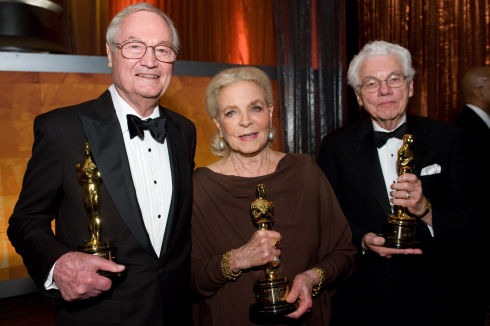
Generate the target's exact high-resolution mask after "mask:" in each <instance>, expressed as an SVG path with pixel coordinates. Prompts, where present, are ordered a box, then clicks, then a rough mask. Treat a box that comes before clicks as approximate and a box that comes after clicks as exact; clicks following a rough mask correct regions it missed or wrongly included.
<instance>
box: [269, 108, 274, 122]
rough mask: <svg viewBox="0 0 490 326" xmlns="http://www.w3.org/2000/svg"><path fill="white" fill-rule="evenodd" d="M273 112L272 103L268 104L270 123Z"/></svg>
mask: <svg viewBox="0 0 490 326" xmlns="http://www.w3.org/2000/svg"><path fill="white" fill-rule="evenodd" d="M273 112H274V105H272V104H270V105H269V121H270V124H271V125H272V113H273Z"/></svg>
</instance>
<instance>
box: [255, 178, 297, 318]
mask: <svg viewBox="0 0 490 326" xmlns="http://www.w3.org/2000/svg"><path fill="white" fill-rule="evenodd" d="M250 215H251V217H252V221H253V223H254V225H255V226H256V227H257V228H258V229H259V230H271V229H272V224H273V223H274V215H273V204H272V202H270V201H268V200H267V199H266V197H265V185H263V184H258V185H257V186H256V199H255V200H254V201H253V202H252V204H251V205H250ZM276 267H277V264H275V263H273V262H271V263H268V264H267V265H266V266H265V278H264V279H260V280H257V282H255V285H254V292H255V299H256V303H255V304H253V305H252V307H251V315H252V317H258V318H261V317H262V318H263V317H275V316H283V315H286V314H288V313H290V312H293V311H295V310H296V307H295V305H294V304H292V303H288V302H287V301H286V297H287V296H288V294H289V282H288V280H287V278H286V277H285V276H278V275H276V274H275V269H276Z"/></svg>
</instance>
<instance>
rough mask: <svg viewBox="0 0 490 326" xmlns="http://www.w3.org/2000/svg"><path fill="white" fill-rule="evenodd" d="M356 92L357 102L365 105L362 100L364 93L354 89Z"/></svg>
mask: <svg viewBox="0 0 490 326" xmlns="http://www.w3.org/2000/svg"><path fill="white" fill-rule="evenodd" d="M354 92H355V93H356V98H357V103H359V106H364V105H363V102H362V95H361V93H360V91H358V90H354Z"/></svg>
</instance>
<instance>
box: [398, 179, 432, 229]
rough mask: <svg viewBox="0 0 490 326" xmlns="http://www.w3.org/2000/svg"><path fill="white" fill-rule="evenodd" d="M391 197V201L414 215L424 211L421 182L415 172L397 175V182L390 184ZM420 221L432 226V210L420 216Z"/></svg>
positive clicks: (424, 199) (424, 200)
mask: <svg viewBox="0 0 490 326" xmlns="http://www.w3.org/2000/svg"><path fill="white" fill-rule="evenodd" d="M391 189H393V191H392V192H391V193H390V195H391V196H392V197H393V198H392V199H391V203H392V204H394V205H398V206H403V207H406V208H407V209H408V211H409V212H410V213H411V214H413V215H416V216H420V215H422V214H423V213H424V212H425V202H426V198H425V197H424V194H423V192H422V182H421V181H420V179H419V178H417V176H416V175H415V174H412V173H407V174H402V175H401V176H399V177H398V179H397V182H396V183H394V184H392V185H391ZM421 221H422V222H424V223H425V224H427V225H430V226H432V212H429V213H428V214H427V215H426V216H424V217H423V218H421Z"/></svg>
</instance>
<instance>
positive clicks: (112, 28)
mask: <svg viewBox="0 0 490 326" xmlns="http://www.w3.org/2000/svg"><path fill="white" fill-rule="evenodd" d="M138 11H150V12H154V13H155V14H157V15H159V16H160V17H162V18H163V19H164V20H165V22H166V23H167V25H168V27H169V28H170V32H171V33H172V45H173V46H174V47H175V49H177V51H178V50H179V45H180V43H179V34H178V33H177V29H176V28H175V26H174V23H173V22H172V19H170V18H169V17H168V16H167V15H165V14H164V13H163V12H162V11H161V10H160V9H158V8H155V7H153V6H152V5H150V4H148V3H144V2H141V3H136V4H134V5H131V6H128V7H126V8H124V9H123V10H121V11H120V12H119V13H118V14H117V15H116V16H115V17H114V18H112V20H111V22H110V23H109V26H108V27H107V32H106V36H105V38H106V42H107V44H109V46H110V47H111V51H112V52H114V50H115V46H114V42H116V40H117V37H118V35H119V32H120V27H121V22H122V21H123V20H124V18H126V17H128V16H129V15H131V14H134V13H135V12H138Z"/></svg>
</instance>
